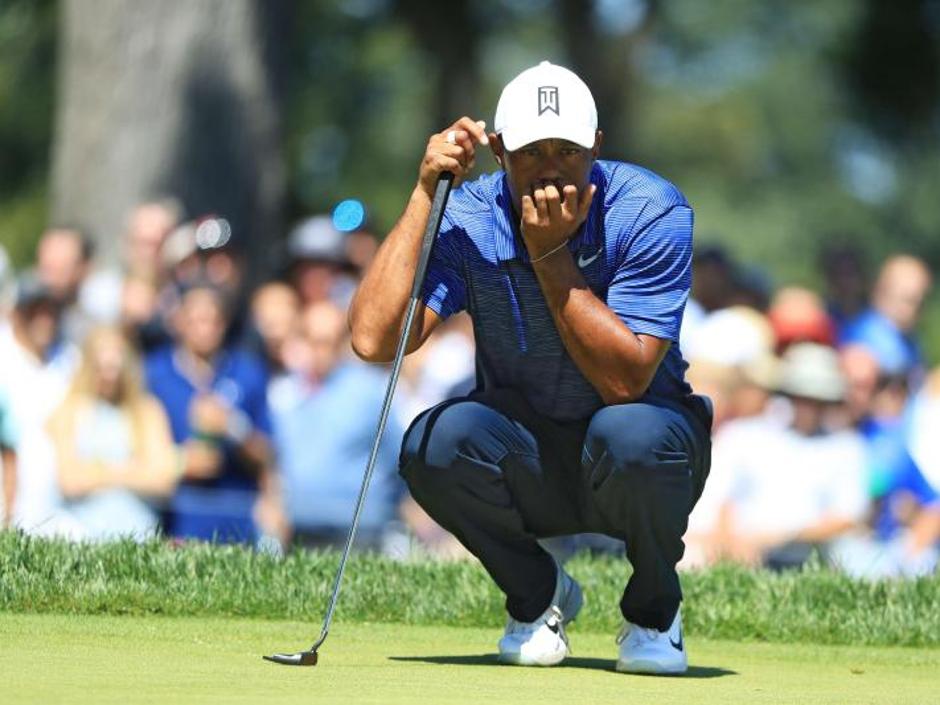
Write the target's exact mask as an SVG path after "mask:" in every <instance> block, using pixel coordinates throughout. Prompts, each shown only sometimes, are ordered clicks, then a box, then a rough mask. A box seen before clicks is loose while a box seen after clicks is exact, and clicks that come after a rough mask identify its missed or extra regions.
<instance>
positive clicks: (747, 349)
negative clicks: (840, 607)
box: [681, 247, 940, 578]
mask: <svg viewBox="0 0 940 705" xmlns="http://www.w3.org/2000/svg"><path fill="white" fill-rule="evenodd" d="M820 265H821V266H820V273H821V275H822V280H823V282H824V291H823V293H822V294H820V293H817V292H815V291H812V290H810V289H806V288H801V287H795V286H785V287H782V288H779V289H776V290H773V288H772V287H771V286H769V285H768V283H767V281H766V280H765V279H764V278H763V277H761V276H759V274H755V272H754V271H753V270H749V269H747V268H745V267H742V266H741V265H738V264H736V263H734V262H733V261H732V260H731V258H730V257H729V256H728V254H727V253H726V252H724V251H723V250H721V249H717V248H703V249H702V250H700V251H699V252H698V253H697V254H696V257H695V265H694V283H693V291H692V299H691V300H690V302H689V305H688V308H687V311H686V319H685V323H684V326H683V329H682V340H681V344H682V348H683V352H684V354H685V356H686V359H687V360H688V361H689V364H690V366H689V371H688V377H689V381H690V382H691V383H692V385H693V386H694V387H695V389H696V390H697V391H699V392H701V393H705V394H708V395H709V396H711V397H712V399H713V400H714V402H715V410H716V414H715V428H714V435H713V445H712V469H711V475H710V478H709V481H708V483H707V484H706V488H705V492H704V494H703V496H702V498H701V500H700V502H699V504H698V505H697V506H696V508H695V510H694V511H693V513H692V516H691V517H690V522H689V530H688V533H687V534H686V544H687V551H686V556H685V559H684V564H685V565H686V566H687V567H690V566H698V565H707V564H709V563H712V562H715V561H720V560H732V561H742V562H745V563H748V564H758V565H765V566H769V567H772V568H780V569H782V568H787V567H794V566H799V565H802V564H803V563H804V562H806V561H807V560H808V559H809V557H810V556H811V555H813V554H816V555H817V556H819V558H820V559H821V560H823V561H826V562H829V563H831V564H832V565H834V566H836V567H838V568H840V569H842V570H845V571H847V572H849V573H850V574H852V575H856V576H864V577H872V578H876V577H890V576H900V575H920V574H924V573H928V572H931V571H933V570H934V569H935V568H936V565H937V556H938V547H940V544H938V541H940V499H938V494H940V434H938V430H940V368H938V369H937V370H935V371H933V372H930V371H929V370H928V367H927V365H926V363H925V360H924V357H923V355H922V352H921V349H920V345H919V343H918V336H917V324H918V320H919V317H920V313H921V310H922V307H923V304H924V301H925V298H926V297H927V295H928V293H929V292H930V288H931V273H930V270H929V269H928V267H927V265H926V264H925V263H924V262H923V261H921V260H919V259H917V258H915V257H912V256H909V255H903V254H899V255H895V256H892V257H889V258H888V259H886V260H885V261H884V262H883V263H882V264H881V266H880V268H879V269H878V271H877V272H875V273H874V278H873V280H872V281H871V282H870V281H869V278H868V273H867V271H866V268H865V266H864V264H863V260H862V258H861V257H860V255H859V253H858V252H856V251H854V250H853V249H851V248H846V247H831V248H829V249H827V250H826V251H825V252H824V254H823V256H822V258H821V262H820ZM931 429H933V431H931Z"/></svg>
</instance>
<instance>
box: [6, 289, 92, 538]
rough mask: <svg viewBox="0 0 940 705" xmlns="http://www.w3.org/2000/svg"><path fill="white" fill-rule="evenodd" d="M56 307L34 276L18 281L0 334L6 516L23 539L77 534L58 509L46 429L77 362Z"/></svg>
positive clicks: (52, 296) (60, 505) (57, 299)
mask: <svg viewBox="0 0 940 705" xmlns="http://www.w3.org/2000/svg"><path fill="white" fill-rule="evenodd" d="M60 301H61V299H60V297H59V296H58V295H56V294H55V293H54V292H53V291H52V290H51V289H50V288H49V287H48V286H46V285H45V284H44V283H43V282H42V281H40V280H39V279H38V278H37V277H35V276H34V275H32V274H24V275H21V276H20V277H19V279H18V280H17V283H16V297H15V303H14V306H13V311H12V314H11V318H10V325H9V326H8V327H6V328H5V329H3V330H0V361H2V364H0V397H3V398H4V399H5V403H6V409H7V411H8V413H9V418H5V419H4V425H5V426H6V427H7V429H8V431H7V441H6V443H5V445H9V446H12V447H8V448H7V451H6V453H5V454H4V486H5V487H6V491H7V492H8V493H10V494H9V495H8V496H6V498H5V500H6V502H7V504H6V515H7V516H8V517H11V519H12V523H14V524H15V525H17V526H19V527H20V528H22V529H24V530H26V531H28V532H31V533H37V534H43V535H54V534H58V535H65V536H78V535H80V527H79V525H78V524H77V523H76V522H75V521H73V520H71V518H70V517H69V515H68V514H67V512H65V510H64V507H63V503H62V495H61V493H60V492H59V487H58V480H57V476H56V468H55V454H54V450H53V446H52V443H51V441H50V439H49V436H48V433H47V428H46V423H47V421H48V419H49V416H50V415H51V413H52V411H53V410H54V409H55V408H56V407H57V406H58V404H59V402H60V401H61V400H62V397H63V396H64V394H65V390H66V388H67V386H68V382H69V380H70V379H71V377H72V374H73V371H74V369H75V365H76V364H77V361H78V352H77V350H76V349H75V347H74V346H73V345H71V344H70V343H68V342H67V341H63V340H62V337H61V335H60V330H59V322H60V315H61V303H60ZM11 428H12V429H13V431H10V430H9V429H11ZM14 490H15V491H14ZM10 496H12V497H13V499H12V507H11V506H10V504H9V501H10Z"/></svg>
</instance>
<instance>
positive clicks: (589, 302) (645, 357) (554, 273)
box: [533, 248, 659, 404]
mask: <svg viewBox="0 0 940 705" xmlns="http://www.w3.org/2000/svg"><path fill="white" fill-rule="evenodd" d="M533 268H534V269H535V273H536V276H537V277H538V280H539V285H540V286H541V288H542V293H543V295H544V296H545V301H546V303H547V304H548V308H549V311H551V313H552V317H553V318H554V320H555V326H556V328H557V329H558V333H559V335H560V336H561V340H562V342H563V343H564V346H565V349H566V350H567V351H568V354H569V355H571V358H572V360H574V363H575V364H576V365H577V366H578V369H580V370H581V373H582V374H583V375H584V376H585V377H586V378H587V380H588V381H589V382H590V383H591V384H592V385H593V386H594V388H595V389H597V391H598V393H599V394H600V395H601V398H602V399H603V400H604V403H605V404H622V403H625V402H629V401H634V400H636V399H638V398H639V397H641V396H643V394H644V392H646V388H647V387H648V386H649V383H650V381H651V380H652V373H651V372H650V371H649V370H650V368H651V367H652V370H653V372H655V364H653V365H652V366H651V362H653V361H654V362H655V363H656V364H658V362H659V360H653V358H651V353H652V351H651V350H646V349H645V344H644V341H643V339H642V338H640V337H638V336H636V335H634V334H633V332H632V331H631V330H630V329H629V328H627V326H626V325H625V324H624V323H623V321H621V320H620V319H619V318H618V317H617V315H616V314H615V313H614V312H613V311H611V310H610V308H608V307H607V305H606V304H605V303H604V302H603V301H601V300H600V299H599V298H597V296H595V295H594V292H593V291H591V288H590V287H589V286H588V285H587V283H586V282H585V281H584V277H583V276H582V275H581V272H580V270H579V269H578V268H577V266H576V265H575V263H574V259H573V258H572V256H571V253H570V252H569V251H568V250H567V248H564V249H562V250H560V251H559V252H558V254H557V255H552V256H551V257H548V258H546V259H545V260H543V261H541V262H538V263H535V264H533ZM653 357H655V356H653Z"/></svg>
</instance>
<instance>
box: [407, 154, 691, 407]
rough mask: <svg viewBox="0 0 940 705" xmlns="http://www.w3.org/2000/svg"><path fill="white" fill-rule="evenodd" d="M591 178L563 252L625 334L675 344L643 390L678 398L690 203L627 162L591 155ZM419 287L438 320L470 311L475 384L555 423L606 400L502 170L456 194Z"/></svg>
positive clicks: (684, 391) (682, 385) (683, 390)
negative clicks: (547, 293)
mask: <svg viewBox="0 0 940 705" xmlns="http://www.w3.org/2000/svg"><path fill="white" fill-rule="evenodd" d="M591 183H593V184H594V185H595V186H596V187H597V192H596V193H595V195H594V201H593V203H592V205H591V210H590V212H589V214H588V217H587V219H586V220H585V222H584V223H583V224H582V226H581V227H580V229H579V230H578V232H577V233H576V234H575V235H574V236H573V237H572V238H571V239H570V240H569V243H568V249H569V250H570V251H571V254H572V256H573V257H574V258H575V262H576V264H577V265H578V267H579V268H580V270H581V273H582V275H583V276H584V279H585V281H586V282H587V284H588V285H589V286H590V288H591V290H592V291H593V292H594V294H595V295H596V296H597V297H598V298H599V299H600V300H601V301H603V302H605V303H606V304H607V305H608V306H609V307H610V308H611V309H612V310H613V311H614V313H616V314H617V315H618V316H619V317H620V319H621V320H622V321H623V322H624V323H625V324H626V325H627V327H629V328H630V330H631V331H633V332H634V333H638V334H639V333H644V334H647V335H652V336H655V337H657V338H662V339H665V340H671V341H672V343H673V344H672V345H671V346H670V348H669V351H668V352H667V354H666V357H665V358H664V360H663V362H662V363H661V364H660V366H659V368H658V370H657V371H656V374H655V376H654V377H653V381H652V383H651V384H650V386H649V389H648V390H647V392H646V396H645V397H644V398H645V399H647V398H648V399H650V400H653V399H654V398H662V399H664V400H669V399H672V400H679V399H681V398H683V397H685V396H686V395H688V394H689V393H690V392H691V389H690V387H689V386H688V384H687V383H686V382H685V369H686V367H687V365H686V363H685V361H684V360H683V359H682V354H681V353H680V351H679V344H678V341H679V327H680V325H681V323H682V312H683V309H684V308H685V302H686V299H687V298H688V294H689V287H690V285H691V278H692V275H691V260H692V209H691V207H690V206H689V204H688V202H687V201H686V200H685V197H684V196H683V195H682V193H681V192H680V191H679V190H678V189H677V188H676V187H675V186H673V185H672V184H671V183H669V182H668V181H666V180H665V179H663V178H661V177H659V176H657V175H656V174H654V173H652V172H651V171H648V170H646V169H643V168H640V167H638V166H634V165H632V164H625V163H621V162H613V161H596V162H595V163H594V166H593V169H592V171H591ZM423 293H424V302H425V304H426V305H427V306H428V307H429V308H431V309H432V310H433V311H435V312H436V313H437V314H438V315H440V316H441V317H443V318H446V317H448V316H450V315H452V314H454V313H457V312H458V311H462V310H466V311H467V312H468V313H469V314H470V317H471V318H472V320H473V329H474V334H475V337H476V362H477V365H476V367H477V387H478V389H484V390H486V389H492V388H502V387H512V388H515V389H516V390H518V391H519V392H521V393H522V394H523V396H524V397H525V398H526V399H527V400H528V402H529V403H530V404H531V405H532V407H533V408H534V409H535V410H536V411H537V412H538V413H541V414H544V415H546V416H548V417H549V418H551V419H554V420H557V421H573V420H583V419H586V418H588V417H590V416H591V415H592V414H594V412H596V411H597V410H598V409H599V408H601V407H602V406H603V405H604V404H603V401H602V400H601V397H600V395H599V394H598V392H597V390H596V389H594V387H593V386H592V385H591V383H590V382H588V380H587V379H586V378H585V377H584V375H583V374H581V371H580V370H579V369H578V367H577V365H575V363H574V361H573V360H572V359H571V356H570V355H569V354H568V352H567V351H566V350H565V346H564V344H563V343H562V340H561V337H560V336H559V334H558V330H557V329H556V327H555V322H554V320H553V319H552V316H551V313H550V312H549V310H548V306H547V304H546V303H545V298H544V296H543V295H542V290H541V288H540V287H539V283H538V280H537V278H536V276H535V272H534V270H533V269H532V266H531V264H530V263H529V257H528V253H527V252H526V249H525V246H524V244H523V241H522V236H521V234H520V232H519V223H518V219H517V216H516V215H515V213H514V210H513V206H512V198H511V196H510V192H509V184H508V181H507V179H506V175H505V173H504V172H501V171H500V172H497V173H494V174H487V175H484V176H482V177H480V178H478V179H476V180H475V181H472V182H467V183H464V184H462V185H461V186H460V187H459V188H457V189H455V190H454V191H453V193H452V194H451V196H450V200H449V201H448V204H447V208H446V210H445V213H444V217H443V220H442V223H441V229H440V233H439V235H438V237H437V240H436V242H435V245H434V249H433V251H432V255H431V261H430V262H429V265H428V271H427V278H426V280H425V283H424V290H423Z"/></svg>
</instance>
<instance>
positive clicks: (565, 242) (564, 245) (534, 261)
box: [529, 239, 568, 264]
mask: <svg viewBox="0 0 940 705" xmlns="http://www.w3.org/2000/svg"><path fill="white" fill-rule="evenodd" d="M567 247H568V240H567V239H565V240H563V241H562V242H561V244H559V245H556V246H555V247H553V248H552V249H550V250H549V251H548V252H543V253H542V254H540V255H538V256H536V257H533V258H531V259H529V263H530V264H537V263H539V262H544V261H545V260H547V259H549V258H550V257H553V256H555V255H557V254H558V253H560V252H561V251H562V250H564V249H565V248H567Z"/></svg>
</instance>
